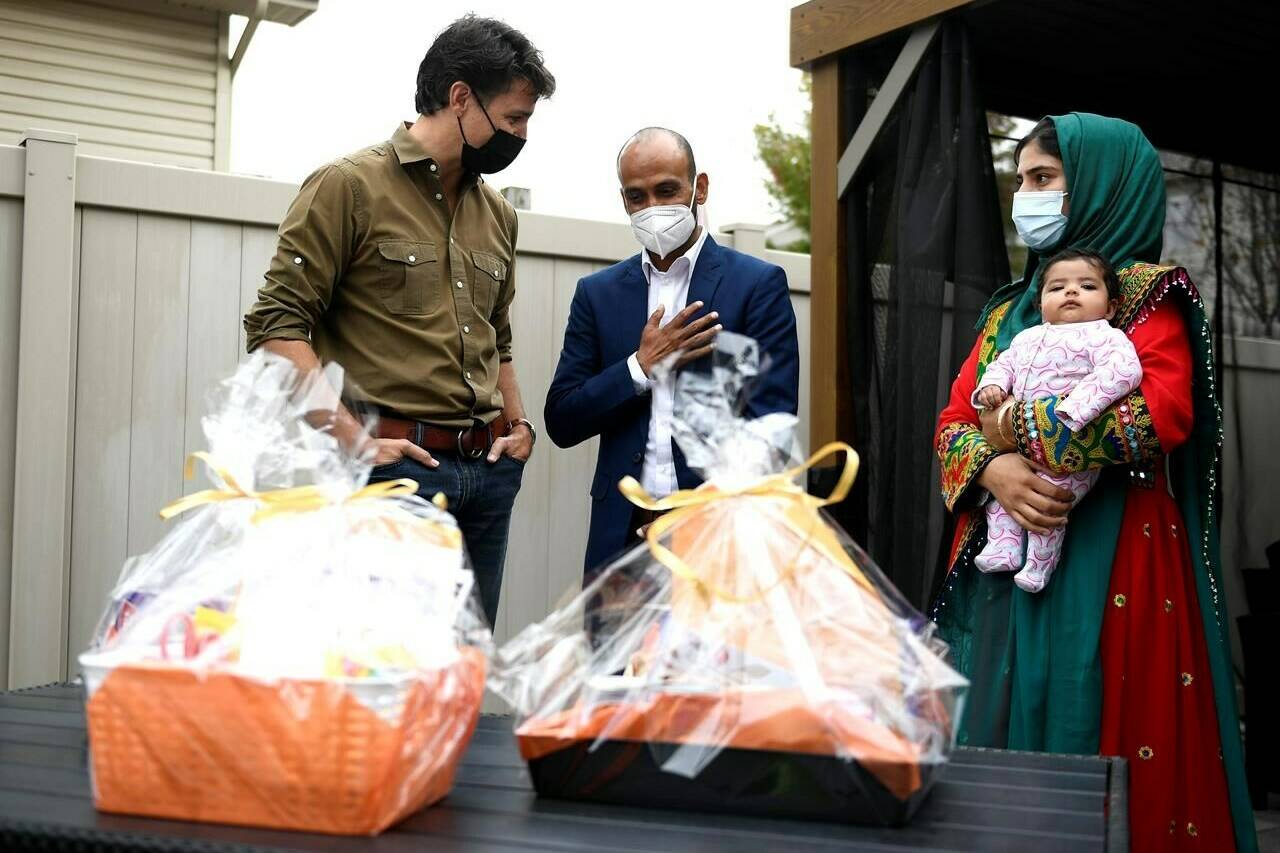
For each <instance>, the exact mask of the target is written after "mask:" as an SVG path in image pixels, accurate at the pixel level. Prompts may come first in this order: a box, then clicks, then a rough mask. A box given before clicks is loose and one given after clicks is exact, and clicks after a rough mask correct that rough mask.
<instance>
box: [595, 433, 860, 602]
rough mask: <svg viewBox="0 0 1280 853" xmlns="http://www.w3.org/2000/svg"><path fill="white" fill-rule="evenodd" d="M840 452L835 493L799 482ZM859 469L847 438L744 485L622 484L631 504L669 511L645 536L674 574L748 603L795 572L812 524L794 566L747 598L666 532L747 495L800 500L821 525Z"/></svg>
mask: <svg viewBox="0 0 1280 853" xmlns="http://www.w3.org/2000/svg"><path fill="white" fill-rule="evenodd" d="M841 452H843V453H844V454H845V457H844V468H843V470H842V471H841V472H840V478H839V479H838V480H837V481H836V485H835V488H834V489H832V490H831V494H829V495H827V496H826V497H825V498H820V497H816V496H815V495H811V494H809V493H808V492H806V491H805V490H804V489H802V488H801V487H800V486H799V485H797V484H796V482H795V478H796V477H798V476H799V475H800V474H803V473H804V472H806V471H808V470H809V469H810V468H813V467H814V466H815V465H817V464H818V463H819V462H822V461H823V460H825V459H827V458H828V457H831V456H834V455H835V454H837V453H841ZM857 474H858V454H857V452H856V451H854V449H853V448H852V447H850V446H849V445H848V444H845V443H844V442H842V441H833V442H831V443H830V444H827V445H825V446H824V447H823V448H822V449H821V450H819V451H817V452H816V453H814V454H813V455H812V456H810V457H809V458H808V459H807V460H806V461H805V462H804V463H803V464H801V465H798V466H797V467H795V468H792V469H790V470H788V471H784V472H782V473H781V474H773V475H770V476H768V477H763V478H761V479H759V480H756V481H754V482H752V483H749V484H748V485H746V486H742V487H740V488H735V489H723V488H721V487H719V486H715V485H713V484H711V483H703V484H702V485H701V486H699V487H698V488H696V489H681V490H679V491H677V492H673V493H672V494H670V495H668V496H667V497H665V498H661V499H657V498H654V497H653V496H651V495H650V494H649V493H648V492H646V491H645V489H644V487H643V486H641V485H640V484H639V483H638V482H636V479H635V478H634V477H623V478H622V480H621V481H620V482H619V483H618V490H619V491H620V492H622V494H623V495H624V496H625V497H626V498H627V500H629V501H631V503H633V504H635V505H636V506H638V507H640V508H641V509H647V510H649V511H651V512H664V511H668V510H670V512H667V514H666V515H663V516H661V517H660V518H658V519H657V520H656V521H654V522H653V523H652V524H650V525H649V530H648V533H647V534H646V536H645V540H646V541H647V542H648V545H649V551H650V553H652V554H653V556H654V558H655V559H656V560H658V562H660V563H662V564H663V565H664V566H666V567H667V568H668V569H669V570H670V571H671V573H672V574H674V575H676V576H677V577H680V578H683V579H685V580H687V581H690V582H691V583H693V584H695V585H697V586H698V587H699V588H700V589H703V590H704V591H706V592H709V593H711V594H713V595H715V596H716V597H717V598H720V599H723V600H725V601H730V602H735V603H747V602H751V601H757V600H759V599H760V598H761V597H763V595H764V594H765V593H767V592H768V591H769V590H770V589H772V588H773V587H774V586H777V585H779V584H781V583H783V582H785V581H786V580H787V579H788V578H789V577H790V576H791V574H792V573H793V572H794V571H795V566H796V564H797V563H798V559H799V556H800V554H802V553H804V551H805V550H806V548H807V547H808V546H809V542H810V538H811V537H810V534H811V533H812V528H811V529H810V530H809V531H807V532H804V533H803V534H802V537H803V541H802V544H801V547H800V549H799V551H798V552H797V554H796V559H795V560H793V561H792V565H791V566H790V567H789V568H788V570H787V571H784V572H782V573H781V575H780V577H779V578H778V580H777V581H776V582H775V583H772V584H770V585H769V587H768V588H767V589H765V590H762V591H761V592H760V593H759V594H757V595H754V596H750V597H745V598H744V597H741V596H736V595H734V594H733V593H730V592H728V591H726V590H724V589H721V588H719V587H716V586H714V585H713V584H710V583H708V582H707V581H705V580H703V579H702V578H701V577H699V575H698V573H697V572H695V571H694V570H693V568H692V567H691V566H689V564H688V563H686V562H685V561H684V560H683V559H682V558H681V557H679V556H678V555H677V554H675V553H674V552H672V551H671V549H669V548H668V547H667V546H665V545H663V544H662V542H661V541H660V540H661V539H662V536H663V535H664V534H665V533H666V532H667V531H668V530H670V529H671V528H672V527H674V526H675V525H677V524H679V523H680V522H681V521H682V520H684V519H686V518H688V517H689V516H690V515H692V514H693V513H694V512H696V510H697V508H698V507H701V506H703V505H705V504H709V503H711V502H713V501H717V500H720V499H722V498H729V497H742V496H750V497H774V498H776V497H782V498H787V499H790V500H794V501H798V502H799V503H801V504H803V505H804V506H806V507H808V508H810V509H811V510H813V512H814V516H813V519H814V524H821V523H822V522H821V520H820V519H819V518H818V516H817V514H816V513H817V510H818V509H820V508H822V507H824V506H829V505H830V504H833V503H839V502H840V501H842V500H844V499H845V497H846V496H848V494H849V489H850V488H851V487H852V486H853V481H854V478H855V477H856V476H857ZM838 556H839V557H842V558H843V559H841V560H840V563H841V567H842V568H843V569H844V570H845V571H846V572H847V573H848V574H849V576H850V577H852V578H853V579H854V580H855V581H856V582H858V583H859V584H860V585H862V586H864V587H866V588H867V589H868V590H871V591H874V588H873V587H872V585H871V583H870V581H868V580H867V579H866V577H865V576H864V575H863V574H862V572H860V571H859V570H858V568H857V567H856V566H855V565H854V564H853V563H852V562H851V561H850V560H849V559H848V558H847V556H846V555H844V553H843V551H841V553H840V554H839V555H838Z"/></svg>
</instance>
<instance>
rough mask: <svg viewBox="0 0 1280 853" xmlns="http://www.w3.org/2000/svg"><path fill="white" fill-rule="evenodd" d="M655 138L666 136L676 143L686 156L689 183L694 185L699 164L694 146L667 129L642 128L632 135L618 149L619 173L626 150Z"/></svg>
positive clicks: (681, 136)
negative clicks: (695, 156)
mask: <svg viewBox="0 0 1280 853" xmlns="http://www.w3.org/2000/svg"><path fill="white" fill-rule="evenodd" d="M655 136H666V137H669V138H670V139H671V140H672V141H674V142H675V144H676V147H677V148H679V149H680V153H681V154H683V155H684V159H685V161H686V162H687V163H688V164H689V183H690V184H692V183H694V182H695V181H696V180H697V179H698V164H697V163H696V162H694V159H693V146H692V145H690V144H689V140H687V139H685V138H684V136H683V135H681V134H679V133H676V132H675V131H674V130H671V129H670V128H666V127H642V128H640V129H639V130H637V131H636V132H635V133H633V134H631V136H630V138H629V139H627V141H626V142H624V143H623V144H622V147H621V148H619V149H618V162H617V166H618V171H619V173H621V171H622V155H623V154H624V153H626V150H627V149H628V148H630V147H631V146H632V145H633V144H634V143H637V142H643V141H645V140H646V139H652V138H653V137H655Z"/></svg>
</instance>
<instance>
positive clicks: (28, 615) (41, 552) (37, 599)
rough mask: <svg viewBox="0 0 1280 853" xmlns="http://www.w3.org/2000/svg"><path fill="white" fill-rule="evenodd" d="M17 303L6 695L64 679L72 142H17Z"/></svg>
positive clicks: (74, 301)
mask: <svg viewBox="0 0 1280 853" xmlns="http://www.w3.org/2000/svg"><path fill="white" fill-rule="evenodd" d="M22 145H23V146H24V147H25V148H26V149H27V151H26V169H25V170H26V184H25V190H24V194H23V217H22V285H21V287H22V296H21V300H22V301H21V308H20V313H19V321H18V324H19V325H18V406H17V429H16V449H15V453H14V478H13V580H12V584H13V586H12V598H11V600H10V622H9V674H8V686H9V687H10V688H17V687H30V686H33V685H37V684H45V683H48V682H50V681H61V680H64V679H65V678H66V675H67V673H66V668H65V666H64V664H65V662H66V657H67V655H66V645H67V579H68V573H69V568H70V553H69V547H70V542H71V536H70V529H71V456H72V444H73V441H74V438H75V431H74V423H75V418H74V412H73V409H74V406H75V387H76V380H75V375H76V331H77V323H78V318H79V293H78V290H77V286H76V285H77V281H76V275H75V264H76V245H75V241H76V227H75V223H76V212H75V189H76V183H75V177H76V136H75V134H73V133H62V132H58V131H48V130H31V131H27V133H26V134H24V135H23V138H22Z"/></svg>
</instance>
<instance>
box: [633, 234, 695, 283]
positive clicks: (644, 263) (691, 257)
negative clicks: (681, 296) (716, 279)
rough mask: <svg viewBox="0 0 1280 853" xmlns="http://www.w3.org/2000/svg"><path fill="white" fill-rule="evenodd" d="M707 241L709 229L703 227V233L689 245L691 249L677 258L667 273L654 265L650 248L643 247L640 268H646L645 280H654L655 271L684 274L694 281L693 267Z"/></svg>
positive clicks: (661, 273)
mask: <svg viewBox="0 0 1280 853" xmlns="http://www.w3.org/2000/svg"><path fill="white" fill-rule="evenodd" d="M705 242H707V229H706V228H703V229H702V233H701V234H699V235H698V239H697V240H695V241H694V242H693V245H692V246H690V247H689V251H687V252H685V253H684V254H683V255H681V256H680V257H678V258H676V259H675V261H674V262H673V263H672V264H671V266H670V267H669V268H668V269H667V271H666V272H665V273H664V272H663V271H662V270H660V269H658V268H657V267H655V266H654V265H653V260H652V259H651V258H650V257H649V250H648V249H643V248H642V249H641V250H640V268H641V269H642V270H644V280H645V282H652V281H653V273H655V272H656V273H657V274H658V275H683V276H687V277H688V279H689V280H690V281H692V280H693V268H694V266H695V265H696V264H697V263H698V255H699V254H700V253H701V252H702V244H703V243H705ZM684 262H687V263H684Z"/></svg>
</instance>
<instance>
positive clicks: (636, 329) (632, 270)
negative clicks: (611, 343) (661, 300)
mask: <svg viewBox="0 0 1280 853" xmlns="http://www.w3.org/2000/svg"><path fill="white" fill-rule="evenodd" d="M619 284H620V287H619V292H618V294H617V300H618V301H617V302H616V303H614V305H613V306H612V307H613V309H615V310H616V312H617V313H616V314H615V318H616V322H615V323H614V324H610V325H612V326H613V328H614V329H616V330H617V331H618V333H619V334H620V342H621V344H622V348H623V349H625V350H628V351H630V352H635V351H636V350H638V349H640V336H641V335H642V334H643V333H644V324H645V322H646V321H647V320H648V319H649V284H648V282H646V281H645V280H644V271H643V270H642V269H641V268H640V256H639V255H636V256H635V257H634V258H632V259H630V260H628V261H627V265H626V266H625V267H623V270H622V276H621V278H620V279H619Z"/></svg>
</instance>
